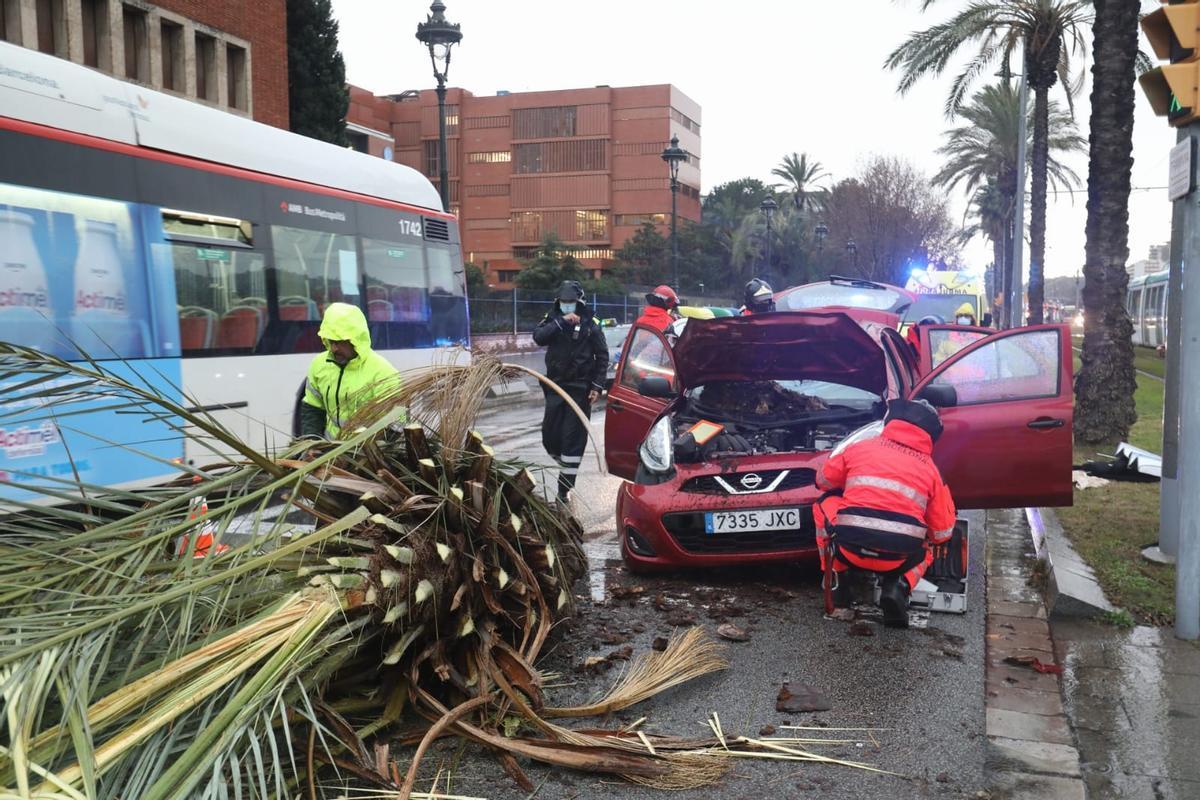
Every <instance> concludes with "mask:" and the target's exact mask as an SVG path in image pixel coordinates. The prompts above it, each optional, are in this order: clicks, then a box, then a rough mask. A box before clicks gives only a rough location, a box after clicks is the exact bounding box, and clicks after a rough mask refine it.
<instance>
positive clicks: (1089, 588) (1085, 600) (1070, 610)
mask: <svg viewBox="0 0 1200 800" xmlns="http://www.w3.org/2000/svg"><path fill="white" fill-rule="evenodd" d="M1025 517H1026V519H1027V520H1028V522H1029V530H1030V532H1031V534H1032V536H1033V544H1034V547H1035V548H1036V550H1037V556H1038V558H1040V559H1041V560H1042V561H1044V562H1045V563H1046V566H1047V567H1049V571H1048V573H1047V574H1048V577H1049V580H1048V581H1047V584H1046V607H1047V609H1048V611H1049V612H1050V616H1051V617H1052V618H1058V617H1094V616H1097V615H1099V614H1104V613H1107V612H1110V611H1115V610H1116V607H1115V606H1114V605H1113V604H1112V603H1110V602H1109V600H1108V598H1107V597H1105V596H1104V590H1103V589H1101V588H1100V583H1099V581H1097V580H1096V574H1095V573H1094V572H1092V568H1091V567H1089V566H1088V565H1087V564H1086V563H1085V562H1084V560H1083V559H1082V558H1081V557H1080V556H1079V554H1078V553H1076V552H1075V548H1073V547H1071V543H1070V541H1068V540H1067V535H1066V533H1065V532H1064V531H1063V527H1062V524H1061V523H1060V522H1059V521H1058V515H1056V514H1055V513H1054V512H1053V511H1052V510H1050V509H1048V508H1027V509H1025Z"/></svg>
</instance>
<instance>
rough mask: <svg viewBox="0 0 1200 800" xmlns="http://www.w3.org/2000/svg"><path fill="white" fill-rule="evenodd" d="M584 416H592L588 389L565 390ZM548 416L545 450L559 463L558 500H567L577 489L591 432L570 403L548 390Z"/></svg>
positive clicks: (543, 441) (545, 423) (543, 428)
mask: <svg viewBox="0 0 1200 800" xmlns="http://www.w3.org/2000/svg"><path fill="white" fill-rule="evenodd" d="M562 390H563V391H564V392H566V393H567V394H568V395H570V396H571V399H572V400H574V401H575V404H576V405H578V406H579V407H580V408H581V409H582V410H583V413H584V414H586V415H587V416H588V417H591V415H592V405H591V403H589V402H588V387H586V386H563V387H562ZM545 395H546V414H545V416H544V417H542V446H543V447H545V448H546V452H547V453H549V454H550V457H551V458H553V459H554V460H555V461H557V462H558V466H559V470H558V496H559V497H560V498H564V499H565V498H566V496H567V492H569V491H570V490H571V489H573V488H575V478H576V476H578V475H579V465H580V464H581V463H583V451H584V450H585V449H586V448H587V440H588V430H587V428H586V427H584V424H583V422H582V421H581V420H580V419H579V417H578V416H576V414H575V412H574V411H573V410H572V409H571V407H570V406H569V405H567V403H566V401H565V400H563V399H562V398H561V397H559V396H558V394H557V393H556V392H553V391H551V390H549V389H546V390H545Z"/></svg>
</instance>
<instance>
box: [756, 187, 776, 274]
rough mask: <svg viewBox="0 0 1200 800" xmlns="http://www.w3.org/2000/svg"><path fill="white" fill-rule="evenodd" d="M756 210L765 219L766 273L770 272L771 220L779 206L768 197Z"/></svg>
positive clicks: (773, 199)
mask: <svg viewBox="0 0 1200 800" xmlns="http://www.w3.org/2000/svg"><path fill="white" fill-rule="evenodd" d="M758 210H759V211H761V212H762V215H763V216H764V217H766V218H767V268H766V272H768V273H769V272H770V271H771V218H772V217H774V216H775V212H776V211H778V210H779V204H778V203H776V202H775V198H773V197H768V198H767V199H766V200H763V201H762V202H761V203H760V204H759V206H758Z"/></svg>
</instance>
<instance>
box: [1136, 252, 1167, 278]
mask: <svg viewBox="0 0 1200 800" xmlns="http://www.w3.org/2000/svg"><path fill="white" fill-rule="evenodd" d="M1170 266H1171V245H1170V244H1155V245H1151V246H1150V253H1149V255H1148V256H1147V257H1146V258H1144V259H1142V260H1141V261H1134V262H1133V263H1131V264H1127V265H1126V266H1125V272H1127V273H1128V274H1129V277H1130V278H1131V279H1132V278H1141V277H1143V276H1145V275H1152V274H1154V273H1155V272H1162V271H1163V270H1164V269H1167V268H1168V267H1170Z"/></svg>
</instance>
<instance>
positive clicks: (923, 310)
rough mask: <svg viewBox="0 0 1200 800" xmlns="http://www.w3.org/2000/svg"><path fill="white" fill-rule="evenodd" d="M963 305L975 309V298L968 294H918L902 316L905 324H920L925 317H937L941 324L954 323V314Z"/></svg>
mask: <svg viewBox="0 0 1200 800" xmlns="http://www.w3.org/2000/svg"><path fill="white" fill-rule="evenodd" d="M963 303H966V304H968V305H969V306H971V308H975V303H976V297H975V296H974V295H970V294H919V295H917V302H915V303H913V304H912V306H911V307H910V308H909V309H908V313H906V314H905V315H904V321H905V322H920V321H921V320H922V319H924V318H925V317H938V318H940V319H941V321H942V322H943V323H947V322H948V323H953V322H954V312H955V311H957V310H958V307H959V306H961V305H962V304H963Z"/></svg>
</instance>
